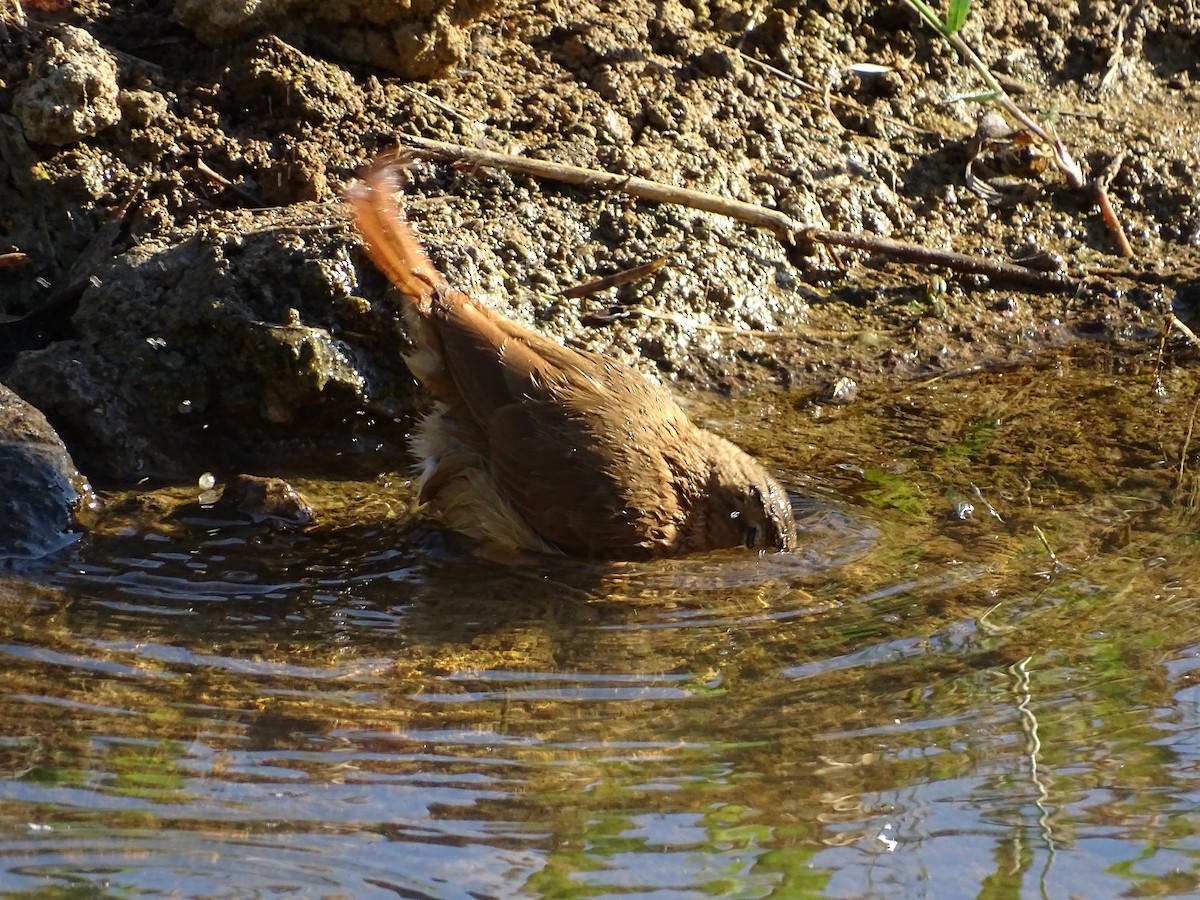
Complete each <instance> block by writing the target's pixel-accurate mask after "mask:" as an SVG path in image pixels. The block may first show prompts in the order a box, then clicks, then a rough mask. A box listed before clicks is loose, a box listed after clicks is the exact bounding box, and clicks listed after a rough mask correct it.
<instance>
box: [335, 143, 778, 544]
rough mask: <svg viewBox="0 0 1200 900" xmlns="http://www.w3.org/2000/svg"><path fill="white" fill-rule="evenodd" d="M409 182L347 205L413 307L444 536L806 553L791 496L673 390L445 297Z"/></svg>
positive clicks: (434, 495)
mask: <svg viewBox="0 0 1200 900" xmlns="http://www.w3.org/2000/svg"><path fill="white" fill-rule="evenodd" d="M401 171H402V169H401V167H400V166H399V165H398V164H397V163H396V162H395V161H394V160H392V159H385V160H381V161H378V162H376V163H374V164H373V165H371V166H370V167H369V168H368V169H367V170H366V171H365V172H364V173H363V174H362V175H361V178H360V180H359V181H357V182H356V183H355V184H353V185H352V186H351V187H350V188H349V189H348V190H347V192H346V200H347V201H348V202H349V204H350V206H351V207H352V208H353V211H354V217H355V221H356V224H357V225H358V230H359V231H360V232H361V233H362V236H363V238H364V239H365V240H366V246H367V251H368V253H369V254H370V257H371V259H372V260H373V261H374V262H375V264H376V265H377V266H378V267H379V268H380V269H382V270H383V272H384V273H385V274H386V275H387V276H388V278H390V279H391V281H392V283H393V284H394V285H395V286H396V287H397V288H399V290H400V293H401V294H403V295H404V298H405V303H404V315H405V321H406V324H407V325H408V328H409V331H410V334H411V336H412V338H413V341H414V344H415V345H416V348H417V349H416V352H415V353H413V354H412V355H410V356H408V357H406V361H407V363H408V366H409V369H410V370H411V371H412V373H413V375H415V376H416V378H417V379H418V380H419V381H420V382H421V383H422V385H424V387H425V388H426V389H427V390H428V391H429V393H430V394H432V396H433V399H434V401H435V407H434V410H433V412H431V413H430V414H429V415H428V416H426V417H425V419H424V420H423V421H422V422H421V424H420V426H419V430H418V432H417V433H416V435H415V436H414V437H413V438H412V441H411V443H412V449H413V451H414V453H415V454H416V455H417V456H418V457H419V458H420V459H421V461H422V466H421V477H420V495H419V500H420V502H421V503H423V504H427V506H428V508H429V509H430V510H431V511H432V512H433V513H434V515H435V516H436V517H437V518H438V519H439V520H440V521H441V522H442V523H443V524H444V525H446V526H448V527H449V528H451V529H453V530H455V531H458V532H461V533H463V534H466V535H469V536H470V537H472V538H475V539H477V540H479V541H481V542H483V543H485V544H488V545H493V546H496V547H498V548H503V549H508V550H534V551H541V552H552V553H554V552H560V553H566V554H570V555H574V556H587V557H601V558H607V559H639V558H646V557H652V556H667V555H674V554H683V553H693V552H697V551H704V550H715V549H719V548H723V547H738V546H746V547H774V548H777V549H779V550H790V549H792V548H794V547H795V546H796V525H795V521H794V520H793V517H792V508H791V504H790V502H789V500H788V495H787V493H786V491H784V489H783V488H782V487H780V486H779V484H778V483H777V482H776V481H775V480H774V479H773V478H771V476H769V475H768V474H767V472H766V470H764V469H763V467H762V466H761V465H759V464H758V463H757V462H756V461H755V460H754V459H752V458H751V457H750V456H749V455H747V454H746V453H745V452H743V451H742V450H740V449H738V448H737V447H735V446H734V445H733V444H731V443H729V441H727V440H725V439H724V438H721V437H718V436H717V435H715V434H713V433H711V432H709V431H705V430H704V429H702V428H697V427H696V426H695V425H693V424H692V423H691V422H690V421H689V420H688V418H687V416H686V415H684V413H683V410H681V409H680V408H679V406H678V405H677V404H676V403H675V401H674V400H672V399H671V396H670V394H668V393H667V391H666V390H664V389H663V388H661V387H658V386H657V385H654V384H652V383H651V382H649V381H647V380H646V379H645V378H643V377H642V375H640V374H639V373H638V372H636V371H634V370H633V369H631V368H629V367H628V366H625V365H622V364H621V363H618V362H614V361H613V360H610V359H605V358H604V357H602V356H600V355H598V354H595V353H588V352H586V351H582V350H573V349H571V348H569V347H564V346H562V345H561V344H558V343H556V342H554V341H552V340H550V339H548V338H545V337H543V336H541V335H539V334H537V333H535V332H533V331H530V330H529V329H527V328H523V327H521V326H520V325H518V324H517V323H515V322H513V321H511V320H510V319H507V318H505V317H504V316H502V315H500V314H499V313H497V312H494V311H492V310H491V309H488V308H487V307H486V306H483V305H481V304H479V303H476V302H475V301H474V300H472V299H471V298H470V297H468V296H467V295H466V294H464V293H462V292H461V291H459V290H456V289H455V288H452V287H450V285H448V284H447V283H446V280H445V278H443V277H442V275H441V273H440V272H438V270H437V269H435V268H434V266H433V263H431V262H430V260H429V257H428V256H426V255H425V251H424V250H423V249H422V248H421V245H420V244H419V243H418V242H417V238H416V236H415V235H414V234H413V232H412V230H411V229H410V228H409V226H408V223H407V222H406V221H405V217H404V210H403V209H402V207H401V206H400V204H399V202H398V201H397V199H396V193H397V191H398V190H399V189H400V186H401V178H400V174H399V173H400V172H401Z"/></svg>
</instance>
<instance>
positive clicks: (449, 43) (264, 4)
mask: <svg viewBox="0 0 1200 900" xmlns="http://www.w3.org/2000/svg"><path fill="white" fill-rule="evenodd" d="M495 2H496V0H412V2H404V3H399V2H396V0H343V2H339V3H329V2H327V0H260V2H256V3H247V2H246V0H178V2H176V4H175V10H174V13H173V18H174V19H175V20H176V21H177V22H179V23H180V24H181V25H183V26H185V27H187V28H190V29H191V30H193V31H194V32H196V34H197V36H198V37H199V38H200V39H201V40H202V41H204V42H205V43H208V44H212V45H214V46H216V45H221V44H227V43H229V42H230V41H236V40H239V39H242V38H246V37H253V36H258V35H261V34H263V33H265V32H268V31H270V32H273V33H275V34H279V35H282V36H283V37H284V38H285V39H286V40H288V41H289V42H292V43H296V44H297V45H300V46H304V47H305V48H309V47H311V48H313V49H315V50H319V51H322V52H325V53H328V54H330V55H332V56H336V57H338V58H340V59H343V60H347V61H350V62H356V63H367V64H368V65H372V66H378V67H379V68H381V69H385V70H387V71H390V72H395V73H396V74H397V75H400V76H401V77H402V78H411V79H429V78H436V77H438V76H440V75H444V74H445V73H446V72H447V71H449V70H450V69H451V68H453V67H454V66H455V65H456V64H457V63H458V62H459V61H461V60H462V59H463V57H464V56H465V55H466V52H467V46H468V40H467V30H466V29H467V26H469V25H471V24H472V23H474V22H475V21H477V20H478V19H479V18H480V16H482V15H483V14H484V13H485V12H486V11H487V10H489V9H491V8H492V7H493V6H494V5H495Z"/></svg>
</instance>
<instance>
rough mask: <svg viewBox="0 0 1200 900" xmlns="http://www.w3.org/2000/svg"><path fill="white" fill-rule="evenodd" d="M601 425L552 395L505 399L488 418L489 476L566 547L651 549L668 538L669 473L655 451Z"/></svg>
mask: <svg viewBox="0 0 1200 900" xmlns="http://www.w3.org/2000/svg"><path fill="white" fill-rule="evenodd" d="M605 424H607V423H604V422H597V421H596V420H595V419H594V418H593V417H589V416H587V415H583V416H581V415H577V414H573V413H572V411H571V410H570V408H569V407H568V406H567V405H565V404H563V403H561V402H556V401H553V400H546V401H540V402H536V401H530V400H526V401H525V402H522V403H513V404H511V405H509V406H507V407H505V408H503V409H501V410H498V411H497V412H496V413H495V414H494V415H493V416H492V418H491V420H490V421H489V423H488V427H487V435H488V442H489V451H490V456H491V461H492V471H493V475H494V477H495V479H496V482H497V484H499V485H500V486H501V488H502V489H503V490H504V492H505V493H506V494H507V496H508V497H509V499H510V500H511V502H512V503H513V505H514V506H515V507H516V508H517V509H518V510H519V511H520V512H521V514H522V515H523V516H524V517H525V518H526V520H527V521H528V522H529V524H530V525H531V526H532V527H533V529H534V530H535V531H536V532H537V533H538V534H540V535H542V537H543V538H544V539H545V540H547V541H549V542H550V543H552V544H554V545H555V546H558V547H559V548H561V549H562V550H564V551H566V552H567V553H572V554H577V555H586V556H601V557H602V556H629V555H630V554H634V553H638V552H644V553H645V554H646V555H651V554H652V553H653V552H654V550H655V548H656V547H658V548H659V549H661V547H662V546H663V545H666V544H669V543H670V542H671V540H672V539H673V537H674V522H675V520H676V519H677V515H678V500H677V498H676V496H675V493H674V490H673V483H672V480H671V472H670V471H669V470H668V469H667V466H666V463H665V462H664V461H663V460H662V458H661V456H659V455H656V454H654V453H646V452H644V450H643V449H642V448H640V447H636V446H630V445H628V444H627V443H626V442H625V441H623V440H622V436H620V435H616V434H612V433H597V427H598V426H603V425H605ZM633 455H638V456H639V458H638V459H637V460H636V461H635V460H632V459H630V457H631V456H633ZM631 473H634V474H636V476H637V479H638V481H637V482H632V483H631V481H630V474H631Z"/></svg>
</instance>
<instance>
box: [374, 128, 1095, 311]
mask: <svg viewBox="0 0 1200 900" xmlns="http://www.w3.org/2000/svg"><path fill="white" fill-rule="evenodd" d="M399 140H400V143H401V144H403V145H404V147H405V149H404V150H403V151H400V152H399V153H398V154H397V155H398V156H403V155H405V154H407V155H410V156H415V157H419V158H421V159H434V160H440V161H442V162H451V163H454V162H462V163H466V164H467V165H468V166H483V167H488V166H490V167H493V168H497V169H503V170H505V171H508V172H517V173H519V174H521V175H529V176H531V177H533V178H546V179H550V180H552V181H561V182H565V183H567V184H576V185H580V186H582V187H587V188H599V189H602V190H612V191H619V192H621V193H625V194H629V195H630V196H633V197H638V198H640V199H643V200H652V201H655V202H657V203H674V204H677V205H679V206H686V207H689V208H691V209H701V210H704V211H705V212H712V213H717V214H718V215H723V216H729V217H730V218H733V219H738V220H740V221H742V222H746V223H748V224H750V225H755V226H758V227H759V228H765V229H767V230H768V231H771V232H772V233H774V235H775V236H776V238H778V239H779V241H780V243H782V244H785V245H793V244H795V243H796V242H797V241H798V240H800V241H811V242H813V243H817V244H835V245H839V246H843V247H854V248H856V249H859V250H866V251H868V252H871V253H880V254H883V255H884V256H891V257H895V258H897V259H902V260H905V261H907V262H917V263H925V264H927V265H934V266H940V267H943V268H947V269H952V270H954V271H958V272H968V273H972V274H977V275H987V276H989V277H991V278H994V279H997V280H1005V281H1010V282H1013V283H1016V284H1020V285H1024V286H1026V287H1035V288H1042V289H1050V290H1068V289H1071V288H1073V287H1074V282H1073V281H1071V280H1070V279H1067V278H1064V277H1062V276H1060V275H1052V274H1047V273H1044V272H1038V271H1035V270H1033V269H1027V268H1025V267H1024V266H1018V265H1014V264H1012V263H1006V262H999V261H996V260H990V259H987V258H986V257H982V256H972V255H969V254H966V253H954V252H952V251H948V250H936V249H934V248H932V247H922V246H920V245H918V244H908V243H905V242H903V241H896V240H892V239H890V238H880V237H872V236H869V235H860V234H852V233H850V232H846V231H835V230H832V229H828V228H818V227H815V226H811V225H805V224H804V223H802V222H798V221H797V220H795V219H793V218H792V217H791V216H789V215H787V214H785V213H782V212H780V211H778V210H775V209H767V208H766V207H765V206H759V205H758V204H755V203H745V202H743V201H741V200H729V199H727V198H725V197H719V196H717V195H716V194H709V193H705V192H704V191H697V190H692V189H691V188H680V187H674V186H672V185H669V184H663V183H662V182H659V181H650V180H649V179H646V178H638V177H636V176H633V175H614V174H613V173H612V172H604V171H601V170H599V169H585V168H582V167H580V166H571V165H567V164H565V163H557V162H550V161H548V160H542V159H530V158H529V157H527V156H512V155H510V154H507V153H496V152H495V151H492V150H481V149H479V148H477V147H464V146H462V145H461V144H450V143H447V142H445V141H435V140H432V139H430V138H423V137H418V136H416V135H410V134H402V135H399Z"/></svg>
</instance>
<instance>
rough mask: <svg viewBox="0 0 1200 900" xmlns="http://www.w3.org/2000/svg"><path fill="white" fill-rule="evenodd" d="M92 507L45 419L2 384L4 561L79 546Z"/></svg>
mask: <svg viewBox="0 0 1200 900" xmlns="http://www.w3.org/2000/svg"><path fill="white" fill-rule="evenodd" d="M90 504H91V487H90V486H89V485H88V483H87V480H86V479H85V478H84V477H83V476H82V475H80V474H79V471H78V470H77V469H76V468H75V463H74V461H73V460H72V459H71V455H70V454H69V453H68V452H67V448H66V447H65V446H64V445H63V442H62V440H61V439H60V438H59V436H58V434H57V433H55V431H54V429H53V428H51V427H50V423H49V422H47V421H46V417H45V416H43V415H42V414H41V413H40V412H38V411H37V410H36V409H34V408H33V407H32V406H30V405H29V404H28V403H26V402H25V401H24V400H22V399H21V398H20V397H19V396H17V395H16V394H15V393H13V392H12V391H10V390H9V389H8V388H6V387H5V386H4V385H0V559H36V558H38V557H41V556H45V555H46V554H48V553H53V552H54V551H55V550H59V549H61V548H63V547H65V546H67V545H68V544H70V543H72V542H73V541H75V540H76V539H77V538H78V537H79V535H80V534H81V533H82V525H81V524H80V521H79V518H78V516H77V513H78V512H79V511H81V510H82V511H86V510H87V509H88V508H90Z"/></svg>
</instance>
